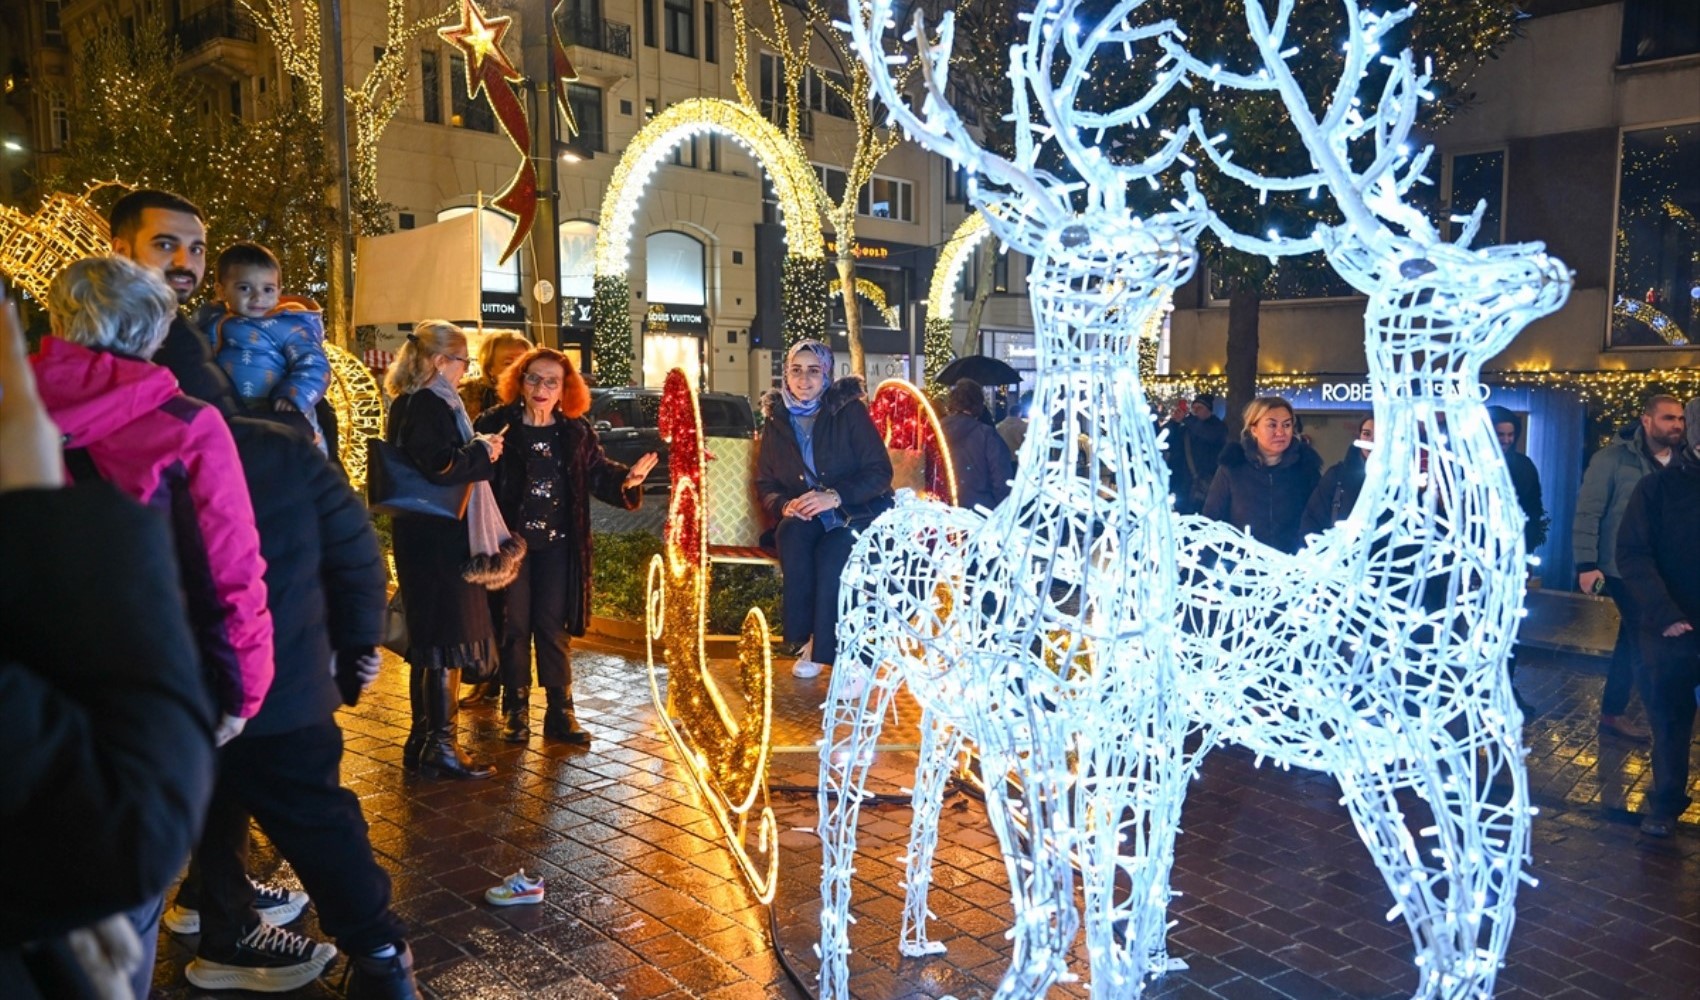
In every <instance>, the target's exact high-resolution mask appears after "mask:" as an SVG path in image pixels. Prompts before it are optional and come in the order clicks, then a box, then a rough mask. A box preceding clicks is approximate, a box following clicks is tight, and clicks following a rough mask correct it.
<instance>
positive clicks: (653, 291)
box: [646, 232, 708, 306]
mask: <svg viewBox="0 0 1700 1000" xmlns="http://www.w3.org/2000/svg"><path fill="white" fill-rule="evenodd" d="M646 246H647V248H648V249H647V255H648V258H649V268H648V276H647V280H648V283H649V288H648V297H649V301H651V302H667V303H671V304H673V305H681V306H700V305H704V304H706V303H707V302H708V298H707V297H706V296H705V295H704V292H703V245H702V241H701V240H698V239H696V238H694V237H691V236H686V235H685V234H684V233H671V232H668V233H656V234H655V235H653V236H651V237H650V238H649V240H648V241H647V243H646Z"/></svg>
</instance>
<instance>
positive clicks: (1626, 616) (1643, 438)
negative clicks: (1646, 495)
mask: <svg viewBox="0 0 1700 1000" xmlns="http://www.w3.org/2000/svg"><path fill="white" fill-rule="evenodd" d="M1682 440H1683V418H1682V404H1681V403H1680V402H1678V401H1677V400H1676V398H1675V397H1673V396H1653V397H1652V398H1650V399H1648V400H1647V403H1646V405H1645V406H1644V407H1642V409H1641V426H1639V427H1637V428H1636V429H1635V434H1634V436H1633V437H1631V438H1629V439H1628V440H1622V439H1619V440H1615V441H1613V442H1612V443H1611V444H1609V445H1607V446H1606V447H1604V448H1601V449H1600V450H1599V451H1597V452H1595V453H1594V457H1593V458H1592V459H1590V460H1589V461H1588V471H1587V472H1585V473H1583V474H1582V492H1581V495H1580V496H1578V497H1577V498H1576V520H1575V522H1574V523H1573V524H1572V525H1571V529H1570V544H1571V553H1572V556H1573V557H1574V559H1575V562H1576V583H1577V586H1578V587H1580V588H1581V590H1582V592H1583V593H1585V594H1597V593H1600V591H1601V590H1604V591H1605V592H1606V593H1607V594H1610V595H1611V599H1612V601H1613V602H1614V603H1616V604H1617V611H1618V615H1619V617H1620V618H1621V620H1622V621H1621V624H1620V625H1619V626H1618V630H1617V644H1616V646H1615V647H1613V649H1612V656H1611V671H1610V673H1608V674H1607V675H1606V689H1605V692H1604V693H1603V694H1602V695H1601V696H1600V732H1601V733H1603V734H1606V735H1611V736H1622V737H1624V738H1626V739H1631V740H1637V741H1639V742H1643V743H1645V742H1646V741H1647V739H1648V733H1647V730H1645V729H1643V728H1641V727H1640V726H1637V725H1635V724H1634V723H1633V722H1631V721H1629V720H1628V719H1627V718H1625V717H1624V714H1623V713H1624V711H1625V710H1626V709H1627V708H1628V707H1629V695H1630V693H1631V691H1633V689H1634V686H1635V681H1636V678H1638V677H1640V676H1641V673H1642V669H1641V663H1640V660H1641V654H1640V649H1639V646H1640V642H1639V640H1638V637H1637V635H1636V628H1637V626H1636V624H1635V608H1634V602H1633V601H1632V600H1631V598H1630V594H1629V588H1628V587H1627V586H1625V585H1624V582H1623V577H1622V576H1621V575H1620V574H1619V573H1618V569H1617V558H1616V556H1617V531H1618V526H1619V525H1620V524H1622V523H1623V512H1624V510H1625V509H1627V508H1628V507H1629V498H1630V496H1631V495H1632V494H1634V492H1635V486H1636V484H1638V483H1639V482H1641V479H1642V477H1644V476H1646V475H1648V474H1649V473H1652V472H1656V471H1658V470H1659V469H1662V468H1664V467H1665V466H1666V465H1668V464H1670V461H1671V456H1672V455H1673V454H1675V452H1674V451H1673V449H1676V448H1680V447H1681V445H1682Z"/></svg>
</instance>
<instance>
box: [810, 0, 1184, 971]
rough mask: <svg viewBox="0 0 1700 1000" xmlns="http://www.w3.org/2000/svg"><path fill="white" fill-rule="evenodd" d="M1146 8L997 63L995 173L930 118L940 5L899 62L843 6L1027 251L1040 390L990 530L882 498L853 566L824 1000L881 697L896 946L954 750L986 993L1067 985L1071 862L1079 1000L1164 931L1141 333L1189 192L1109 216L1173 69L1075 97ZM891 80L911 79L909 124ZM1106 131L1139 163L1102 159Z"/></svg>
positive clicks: (938, 102)
mask: <svg viewBox="0 0 1700 1000" xmlns="http://www.w3.org/2000/svg"><path fill="white" fill-rule="evenodd" d="M1138 5H1139V4H1138V0H1124V2H1120V3H1116V4H1113V5H1110V8H1109V10H1108V11H1107V12H1106V13H1103V14H1101V15H1094V16H1087V15H1085V14H1084V12H1083V11H1084V8H1083V5H1082V4H1080V3H1077V2H1065V3H1062V4H1056V5H1048V6H1045V7H1043V8H1042V9H1041V10H1039V11H1038V12H1036V13H1035V14H1034V15H1032V16H1029V17H1027V20H1026V22H1025V27H1024V28H1023V30H1022V32H1021V34H1022V42H1021V43H1020V44H1019V45H1017V46H1015V48H1014V49H1013V51H1012V54H1011V59H1010V64H1011V70H1010V72H1011V79H1012V81H1013V84H1014V86H1013V87H1012V91H1013V103H1014V107H1013V125H1014V137H1013V141H1012V143H1011V147H1010V148H1011V150H1012V152H1011V154H1010V155H1008V156H1001V155H998V154H997V153H995V152H992V151H990V150H988V149H987V148H985V147H984V146H983V145H982V144H981V143H980V142H979V141H978V139H977V138H976V137H975V136H974V135H973V134H971V132H970V129H969V127H968V126H967V125H966V124H965V122H964V121H963V119H962V117H961V116H960V115H959V114H958V112H957V111H956V110H954V109H953V108H952V107H951V104H950V102H949V101H948V100H947V91H948V81H947V64H948V60H949V53H950V50H951V39H952V35H953V33H954V18H953V16H952V15H951V14H948V13H947V14H946V15H945V16H944V18H943V19H942V21H941V23H940V27H939V33H938V36H937V38H936V39H935V38H934V37H933V36H931V35H930V34H929V33H928V31H927V30H926V28H925V26H924V25H922V24H920V23H919V22H917V24H916V25H915V27H914V28H913V30H912V31H911V32H910V34H909V35H908V36H906V40H907V41H909V42H911V43H912V44H913V46H914V48H915V49H916V51H915V52H914V53H913V54H912V55H909V56H908V57H907V59H905V58H904V57H902V56H891V57H890V58H889V59H888V54H887V52H886V51H885V48H884V43H883V42H882V41H880V40H879V38H878V37H877V36H880V35H882V34H883V33H884V31H885V30H886V28H887V27H888V25H887V21H888V18H889V17H890V16H891V4H890V0H874V2H873V3H871V4H866V5H864V4H857V5H853V6H852V9H851V24H850V29H851V33H852V36H853V37H854V39H855V42H856V47H857V50H858V51H859V53H860V55H861V61H862V62H863V63H864V64H866V65H867V66H868V67H870V69H871V71H872V74H871V75H872V84H873V86H874V87H875V89H876V90H877V91H878V94H879V96H880V98H881V99H882V101H883V102H884V103H885V105H886V106H887V108H888V109H889V113H890V114H891V116H892V117H893V119H894V120H895V121H896V122H898V123H900V124H901V125H902V126H903V127H904V128H905V129H907V131H908V133H909V135H910V136H911V137H912V138H913V139H914V140H915V141H917V142H919V143H921V144H922V145H924V146H927V147H928V148H930V149H933V150H934V151H936V152H940V153H943V154H944V155H946V156H949V157H951V158H952V159H954V160H956V161H957V162H958V163H959V164H960V165H961V166H962V167H964V168H965V169H966V170H967V171H968V174H969V182H968V194H969V197H970V199H971V200H972V201H973V202H974V203H975V204H976V206H977V207H979V208H981V209H982V210H988V211H986V215H987V225H988V226H989V228H990V230H991V232H992V233H993V234H994V235H995V236H996V237H997V238H998V239H1000V240H1002V241H1003V242H1004V243H1006V244H1008V245H1009V246H1011V247H1013V248H1015V249H1017V250H1019V251H1021V252H1023V253H1026V254H1028V255H1029V256H1031V257H1032V258H1033V266H1032V270H1031V272H1030V277H1029V288H1030V291H1031V294H1032V298H1033V310H1034V325H1035V331H1034V332H1035V344H1036V348H1037V382H1036V387H1035V390H1034V406H1033V412H1034V415H1035V416H1034V419H1033V422H1032V423H1031V425H1030V429H1029V432H1028V436H1027V439H1026V441H1025V442H1024V444H1023V445H1022V451H1021V455H1020V463H1019V465H1018V471H1017V476H1016V479H1015V482H1014V483H1013V485H1012V488H1011V492H1010V495H1009V497H1008V499H1007V500H1005V501H1004V503H1003V504H1001V505H1000V506H999V507H998V508H997V509H996V510H994V511H991V512H990V513H989V514H987V513H984V512H981V511H964V510H960V509H956V508H945V507H943V506H941V505H938V504H934V503H927V502H922V501H918V500H916V499H914V498H913V497H912V496H904V495H902V494H900V500H899V503H898V505H897V507H896V509H895V510H893V511H892V512H890V513H888V514H887V515H885V516H884V517H882V518H881V519H880V520H879V521H877V522H875V524H874V525H873V526H872V527H870V528H868V529H867V530H866V531H864V532H863V534H862V536H861V538H860V539H859V540H858V542H857V544H856V548H855V550H854V551H853V553H852V555H851V559H850V563H849V566H848V567H847V569H846V571H845V574H844V583H843V587H842V590H841V592H840V625H839V636H840V645H839V648H840V650H841V653H840V658H839V662H838V664H837V667H836V669H835V670H834V675H833V678H832V682H831V683H832V687H831V691H832V696H831V701H830V703H829V706H828V712H827V717H826V721H825V740H824V742H823V744H822V750H821V777H820V787H821V795H820V812H821V818H820V834H821V841H822V874H821V892H822V907H821V933H822V941H821V949H820V951H821V974H820V975H821V995H822V996H823V997H844V996H847V995H849V987H848V967H847V957H848V950H849V943H848V927H847V922H848V916H849V915H848V907H849V892H850V871H851V868H852V866H853V860H854V848H855V820H856V813H857V807H858V804H859V802H860V800H861V798H862V795H863V782H864V780H865V778H866V775H867V769H868V766H869V763H870V758H871V753H870V751H871V749H872V747H873V746H874V744H875V743H876V742H877V737H878V734H879V731H880V727H881V724H882V718H883V714H884V711H885V708H886V707H887V706H888V705H889V703H890V700H891V698H892V695H893V692H894V691H895V689H896V687H897V686H898V685H900V684H907V685H908V686H909V687H910V689H911V690H912V691H913V692H914V694H915V696H916V698H917V700H919V701H920V703H921V704H922V706H923V711H924V718H923V722H922V731H923V748H922V764H921V770H920V773H918V774H917V775H916V780H915V820H914V825H913V827H912V833H911V840H910V852H909V858H908V865H907V881H906V888H907V902H906V907H905V911H904V924H903V931H902V948H903V951H904V953H905V954H909V955H919V954H928V953H932V952H936V951H941V950H942V946H940V945H939V944H938V943H937V942H934V941H932V940H931V939H930V938H929V937H928V935H927V930H926V916H927V912H926V891H927V879H928V877H929V875H928V870H929V868H930V861H931V857H932V850H933V847H934V845H935V843H936V839H937V819H938V798H939V794H940V790H941V789H942V785H943V782H944V780H945V778H946V776H947V774H948V771H949V765H950V760H951V758H952V757H953V755H954V753H955V751H956V749H957V748H958V747H959V746H961V745H962V744H963V742H964V741H966V742H968V743H969V744H971V745H973V746H974V748H975V749H976V750H977V751H978V753H979V754H980V759H981V764H982V771H983V773H984V774H985V776H986V778H987V781H988V784H989V785H990V786H991V787H993V788H994V789H996V793H995V794H992V795H989V796H988V798H987V803H988V811H989V813H990V815H991V819H992V822H993V825H994V827H995V829H996V831H997V834H998V838H999V841H1000V844H1001V846H1002V848H1003V851H1004V854H1005V857H1006V859H1007V860H1008V871H1009V877H1010V885H1011V892H1012V896H1013V901H1014V908H1015V926H1014V928H1013V929H1012V936H1013V940H1014V956H1013V959H1012V964H1011V967H1010V969H1009V972H1008V973H1007V974H1006V975H1005V977H1004V979H1003V982H1002V983H1001V984H1000V986H999V989H998V993H997V996H998V997H1000V998H1003V997H1033V996H1039V995H1041V994H1043V993H1044V992H1045V990H1046V989H1047V988H1048V987H1049V986H1050V985H1051V984H1053V983H1055V982H1056V981H1058V980H1059V979H1060V978H1061V977H1062V976H1063V975H1064V974H1065V972H1066V955H1067V953H1068V950H1069V947H1070V944H1071V943H1072V941H1073V939H1074V937H1075V935H1076V934H1077V933H1078V931H1079V928H1080V925H1081V914H1080V911H1079V909H1078V907H1077V905H1076V901H1075V888H1076V874H1075V869H1074V868H1073V867H1072V865H1071V861H1070V857H1071V855H1072V856H1076V857H1078V858H1079V859H1080V871H1079V879H1080V881H1081V882H1082V883H1083V885H1084V889H1085V898H1086V914H1085V924H1086V933H1087V951H1088V956H1089V960H1090V962H1091V965H1092V975H1093V989H1094V995H1096V996H1111V995H1114V996H1126V995H1129V994H1130V993H1133V992H1136V991H1137V990H1138V989H1139V984H1140V983H1141V981H1142V980H1143V979H1144V978H1145V977H1146V976H1147V975H1149V974H1154V973H1156V972H1160V971H1162V970H1163V969H1166V968H1168V967H1169V963H1168V959H1167V956H1166V954H1165V952H1164V944H1163V929H1164V925H1165V923H1166V917H1165V914H1166V907H1167V902H1168V895H1169V893H1168V872H1169V868H1170V865H1171V864H1172V861H1173V844H1174V836H1175V832H1176V829H1177V825H1178V820H1179V809H1180V803H1181V799H1182V796H1183V794H1184V792H1185V782H1186V775H1187V771H1188V767H1189V763H1188V760H1187V758H1186V755H1185V754H1184V753H1183V750H1182V745H1183V740H1182V737H1183V736H1184V734H1185V732H1186V730H1187V721H1186V719H1185V718H1184V717H1183V716H1182V715H1181V713H1180V712H1179V711H1178V703H1176V702H1175V701H1174V700H1173V699H1172V698H1171V697H1170V692H1172V691H1173V690H1175V688H1176V687H1177V686H1178V679H1177V677H1176V676H1175V671H1176V665H1177V664H1176V660H1175V656H1174V649H1175V647H1176V645H1177V639H1176V636H1175V634H1174V626H1175V621H1176V618H1177V614H1176V610H1175V609H1176V607H1177V606H1178V602H1179V589H1178V588H1179V580H1178V577H1177V568H1176V564H1175V561H1174V557H1173V554H1174V551H1175V539H1174V537H1173V535H1172V532H1171V526H1172V522H1171V519H1170V516H1169V498H1168V488H1167V471H1166V466H1165V465H1164V463H1163V460H1162V456H1161V452H1160V451H1159V449H1158V445H1157V441H1156V437H1155V433H1154V429H1153V426H1152V421H1151V419H1150V417H1149V414H1148V411H1147V407H1146V400H1145V396H1144V392H1143V389H1142V387H1141V384H1140V372H1139V366H1138V357H1139V350H1138V340H1139V336H1140V331H1141V330H1142V329H1143V328H1144V327H1145V325H1146V322H1147V320H1148V319H1149V318H1150V317H1151V316H1152V315H1153V314H1154V313H1155V312H1156V311H1157V310H1159V309H1160V308H1161V306H1162V303H1163V302H1164V300H1165V298H1166V297H1167V296H1168V294H1169V293H1170V292H1171V291H1172V290H1173V289H1174V288H1175V287H1176V286H1178V285H1179V284H1180V283H1182V282H1184V281H1185V280H1186V279H1187V278H1188V276H1189V275H1190V274H1191V272H1192V267H1193V263H1194V252H1193V245H1194V242H1195V240H1196V237H1197V236H1198V234H1199V233H1200V231H1202V229H1203V228H1204V226H1205V225H1206V222H1207V215H1206V211H1205V208H1204V205H1203V203H1202V202H1201V201H1200V200H1199V199H1197V198H1187V199H1185V200H1176V201H1175V202H1174V203H1173V204H1172V205H1171V206H1169V208H1168V210H1166V211H1164V212H1161V213H1157V214H1153V215H1151V216H1149V217H1146V218H1140V217H1137V216H1136V215H1135V213H1134V212H1133V211H1131V210H1130V208H1129V205H1128V192H1129V189H1130V186H1133V187H1138V188H1142V189H1145V188H1148V187H1152V186H1157V185H1158V184H1159V183H1160V182H1159V180H1158V178H1159V176H1160V174H1161V173H1162V172H1163V171H1164V170H1166V169H1169V168H1170V167H1171V166H1172V165H1173V164H1174V163H1175V162H1176V161H1177V160H1178V159H1179V158H1180V157H1181V155H1182V150H1183V148H1184V146H1185V144H1186V142H1187V140H1188V137H1189V134H1190V127H1189V126H1188V125H1186V124H1184V123H1183V124H1182V125H1181V127H1180V128H1179V129H1177V130H1173V131H1170V132H1168V133H1166V134H1164V135H1161V136H1156V135H1153V130H1150V129H1147V128H1145V127H1144V126H1143V122H1142V119H1143V117H1144V116H1145V115H1146V114H1147V113H1148V112H1149V111H1150V109H1151V108H1152V107H1154V106H1155V104H1156V103H1157V102H1159V101H1161V100H1162V99H1163V98H1164V97H1165V96H1166V95H1168V94H1169V93H1170V92H1171V91H1173V89H1174V88H1175V87H1176V86H1177V85H1178V84H1179V83H1181V82H1182V80H1183V79H1184V77H1185V74H1184V72H1183V70H1182V69H1181V67H1180V66H1179V64H1178V63H1176V62H1175V61H1174V60H1173V59H1172V57H1171V58H1169V60H1168V66H1167V67H1166V68H1165V69H1163V70H1161V71H1159V72H1158V73H1156V74H1154V75H1153V76H1152V77H1150V78H1149V80H1148V89H1147V91H1146V92H1145V93H1144V94H1143V95H1141V96H1140V97H1139V98H1138V99H1137V100H1135V101H1132V102H1130V103H1128V104H1126V105H1125V106H1121V107H1114V108H1100V107H1095V106H1093V105H1092V104H1091V101H1090V91H1091V80H1092V78H1093V74H1094V72H1099V73H1102V72H1113V71H1118V67H1121V68H1122V69H1121V70H1120V71H1125V66H1126V64H1127V62H1128V61H1129V60H1130V59H1131V58H1132V56H1133V54H1134V53H1139V54H1140V55H1141V56H1142V57H1143V58H1145V59H1146V60H1147V61H1150V62H1155V61H1156V60H1157V59H1158V58H1161V57H1163V55H1164V52H1163V50H1162V49H1160V48H1157V44H1158V42H1159V41H1160V40H1162V39H1166V38H1171V36H1172V35H1173V34H1174V28H1173V25H1172V24H1170V23H1167V22H1165V23H1159V24H1154V25H1147V26H1141V25H1137V24H1135V23H1133V22H1132V21H1131V20H1130V14H1131V13H1132V12H1133V11H1134V9H1135V8H1136V7H1138ZM1175 40H1176V41H1178V39H1175ZM894 62H896V63H901V65H904V66H908V67H911V69H912V71H913V72H914V73H915V74H916V75H917V76H918V77H919V79H920V81H921V82H922V84H923V85H924V87H925V95H924V96H922V97H920V98H919V99H917V100H916V101H914V103H913V106H911V104H910V102H908V101H906V100H904V99H903V98H902V97H901V96H900V91H901V89H902V85H901V83H900V81H899V79H897V78H896V77H894V71H893V69H892V66H893V65H894ZM1100 131H1103V132H1115V133H1118V134H1122V135H1125V136H1127V137H1128V138H1129V139H1130V140H1138V141H1142V142H1143V143H1144V144H1146V145H1149V146H1151V147H1152V148H1151V149H1150V150H1149V153H1148V155H1146V156H1145V157H1144V158H1142V159H1135V158H1128V159H1124V160H1122V161H1119V162H1118V161H1117V160H1115V159H1113V158H1112V157H1110V156H1107V155H1105V154H1104V152H1103V146H1102V143H1101V142H1100V141H1099V137H1098V135H1097V133H1098V132H1100ZM1055 164H1063V165H1066V168H1067V171H1068V174H1069V177H1067V178H1065V177H1063V176H1061V171H1060V169H1056V168H1054V166H1053V165H1055ZM994 206H995V210H991V209H993V208H994ZM1012 771H1018V772H1019V775H1020V791H1019V793H1018V795H1016V796H1015V797H1013V798H1010V797H1006V795H1005V794H1004V793H1003V789H1004V780H1003V779H1004V777H1005V776H1006V775H1008V774H1009V773H1011V772H1012ZM1025 831H1032V834H1033V835H1032V836H1026V832H1025Z"/></svg>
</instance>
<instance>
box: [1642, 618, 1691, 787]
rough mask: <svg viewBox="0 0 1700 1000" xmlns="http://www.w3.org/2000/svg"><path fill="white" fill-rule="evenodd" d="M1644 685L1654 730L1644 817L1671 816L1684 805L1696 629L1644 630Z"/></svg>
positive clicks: (1644, 699)
mask: <svg viewBox="0 0 1700 1000" xmlns="http://www.w3.org/2000/svg"><path fill="white" fill-rule="evenodd" d="M1640 639H1641V649H1642V652H1643V653H1644V654H1645V656H1646V660H1645V670H1646V686H1645V688H1644V689H1643V690H1642V701H1644V702H1645V703H1646V706H1647V721H1648V722H1649V723H1650V728H1651V729H1652V730H1653V753H1652V758H1653V787H1652V790H1651V791H1649V792H1648V793H1647V802H1646V805H1645V806H1644V807H1643V809H1644V811H1645V812H1646V814H1647V815H1649V816H1656V817H1660V818H1668V819H1675V818H1676V817H1678V816H1681V815H1682V813H1683V810H1685V809H1687V808H1688V805H1689V802H1690V799H1689V796H1688V746H1689V744H1690V743H1691V742H1693V740H1694V714H1695V705H1694V696H1695V695H1694V689H1695V687H1696V686H1700V632H1688V633H1686V634H1684V635H1679V636H1677V637H1676V638H1674V639H1667V638H1665V637H1664V636H1663V635H1660V634H1659V633H1658V632H1649V631H1645V630H1643V631H1642V633H1641V636H1640Z"/></svg>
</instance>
